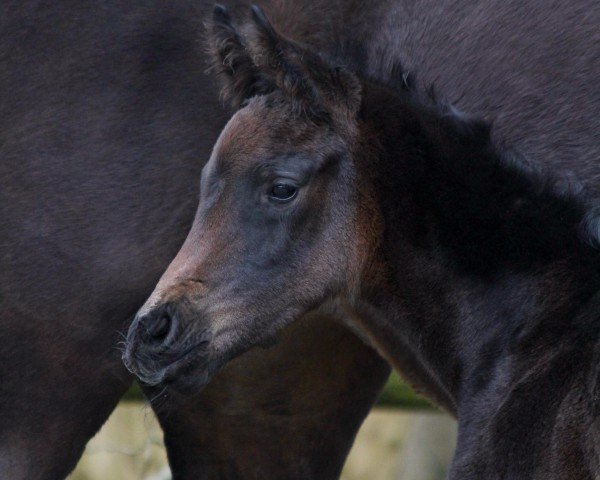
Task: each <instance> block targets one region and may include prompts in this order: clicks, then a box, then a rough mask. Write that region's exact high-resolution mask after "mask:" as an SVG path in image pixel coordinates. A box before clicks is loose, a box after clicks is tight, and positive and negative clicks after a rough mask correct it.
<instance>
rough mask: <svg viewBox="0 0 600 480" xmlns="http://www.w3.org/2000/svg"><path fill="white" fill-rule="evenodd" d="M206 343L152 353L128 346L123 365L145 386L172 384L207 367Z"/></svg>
mask: <svg viewBox="0 0 600 480" xmlns="http://www.w3.org/2000/svg"><path fill="white" fill-rule="evenodd" d="M208 343H209V342H208V340H202V341H200V342H197V343H195V344H192V345H189V346H186V347H184V348H183V349H180V350H177V351H174V350H172V349H165V350H164V351H163V352H152V353H149V352H147V351H144V349H143V347H142V348H141V349H136V348H135V346H134V347H133V348H129V346H128V347H127V349H126V350H125V353H124V354H123V363H124V364H125V367H126V368H127V369H128V370H129V371H130V372H131V373H133V374H134V375H135V376H136V377H137V378H138V379H139V380H140V381H141V382H142V383H144V384H145V385H149V386H156V385H159V384H161V383H168V384H172V383H174V382H175V380H177V378H178V377H180V376H182V375H186V374H189V373H191V372H192V371H196V370H199V371H202V370H204V369H206V368H207V367H208V365H209V363H210V360H209V359H208V357H207V347H208Z"/></svg>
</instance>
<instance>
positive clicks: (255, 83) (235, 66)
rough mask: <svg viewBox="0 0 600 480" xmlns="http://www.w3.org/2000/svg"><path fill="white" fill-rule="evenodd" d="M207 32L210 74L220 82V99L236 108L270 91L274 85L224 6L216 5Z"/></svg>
mask: <svg viewBox="0 0 600 480" xmlns="http://www.w3.org/2000/svg"><path fill="white" fill-rule="evenodd" d="M206 30H207V36H208V51H209V52H208V53H209V56H210V63H211V64H210V66H209V71H212V72H214V73H215V74H216V75H217V77H218V78H219V80H220V81H221V96H222V97H223V99H224V100H225V101H226V102H228V103H230V104H231V105H232V106H233V107H234V108H236V109H237V108H239V107H240V105H241V104H242V103H243V102H244V101H245V100H247V99H248V98H250V97H253V96H255V95H261V94H265V93H269V92H270V91H273V89H274V85H273V84H272V83H271V82H270V81H269V80H268V79H267V78H266V77H265V76H264V75H262V74H261V72H260V70H259V69H258V68H257V66H256V65H255V64H254V62H253V61H252V58H251V56H250V53H249V52H248V50H247V49H246V46H245V45H244V39H243V38H242V36H241V35H240V34H239V33H238V31H237V30H236V28H235V27H234V25H233V23H232V21H231V17H230V15H229V12H228V10H227V8H226V7H224V6H222V5H215V8H214V10H213V15H212V18H211V19H210V20H209V21H208V22H207V23H206Z"/></svg>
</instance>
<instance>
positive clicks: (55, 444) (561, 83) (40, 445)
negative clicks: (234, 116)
mask: <svg viewBox="0 0 600 480" xmlns="http://www.w3.org/2000/svg"><path fill="white" fill-rule="evenodd" d="M209 3H212V2H206V1H202V2H196V1H189V2H184V1H172V2H147V1H144V2H141V1H139V2H135V1H134V2H132V1H127V2H125V1H114V2H108V3H107V2H104V3H103V4H102V6H100V5H99V4H93V5H83V4H81V3H78V2H51V3H47V4H41V3H40V2H35V1H31V2H14V3H6V4H5V5H4V6H3V7H2V9H1V10H2V15H1V18H2V19H1V20H0V22H1V25H2V27H1V39H0V59H1V60H0V61H1V62H2V68H1V69H0V84H1V86H2V98H3V101H2V103H1V104H0V109H1V112H0V121H1V122H2V128H1V134H0V135H1V137H2V141H1V142H0V158H1V162H0V172H1V175H0V182H1V183H2V185H1V187H0V215H1V218H2V224H1V225H0V229H1V230H2V233H1V239H0V302H1V307H2V313H3V316H2V321H1V322H2V328H1V329H0V359H1V360H2V366H1V367H0V379H1V384H0V471H1V472H2V475H3V476H6V477H8V478H15V479H18V478H27V479H32V478H60V477H62V476H64V474H65V473H66V472H67V471H69V470H70V469H71V468H72V467H73V465H74V463H75V461H76V460H77V457H78V456H79V454H80V452H81V451H82V449H83V446H84V444H85V441H86V440H87V439H88V438H89V437H90V436H91V435H92V434H93V432H95V431H96V430H97V428H98V427H99V426H100V424H101V423H102V422H103V421H104V419H105V418H106V416H107V415H108V413H109V412H110V410H111V409H112V408H113V407H114V405H115V404H116V402H117V401H118V398H119V396H120V395H121V394H122V392H123V391H124V390H125V389H126V388H127V385H128V384H129V382H130V380H129V377H128V376H127V375H126V374H125V371H124V369H123V368H122V367H121V365H120V360H119V352H118V351H117V349H115V348H114V346H115V344H116V343H117V341H118V340H119V338H118V335H117V331H119V330H122V329H123V328H125V327H126V324H127V323H128V319H129V318H130V316H131V315H132V314H133V313H134V312H135V310H136V308H137V307H138V306H139V304H140V303H141V302H142V301H143V299H144V298H145V296H146V295H147V294H148V293H149V291H150V289H151V288H152V286H153V285H154V282H155V280H156V279H157V278H158V276H159V275H160V273H161V272H162V271H163V269H164V268H165V266H166V265H167V263H168V261H169V260H170V258H172V256H173V254H174V253H175V252H176V250H177V248H178V245H179V244H180V243H181V241H182V240H183V238H184V237H185V234H186V231H187V229H188V225H189V223H190V222H191V219H192V216H193V210H194V207H195V204H196V198H197V184H198V175H199V172H200V169H201V167H202V165H203V163H204V162H205V159H206V158H207V157H208V154H209V152H210V147H211V146H212V142H213V139H214V138H216V135H217V133H218V131H219V130H220V128H221V127H222V125H223V124H224V122H225V119H226V115H225V114H224V113H223V112H222V111H221V110H220V108H219V105H218V102H217V96H216V93H215V92H213V90H212V89H211V86H212V85H211V84H210V83H209V82H208V80H207V78H206V77H205V76H204V75H203V70H204V65H203V63H202V52H201V46H200V43H197V39H198V28H199V24H200V22H201V20H202V18H204V15H205V11H207V10H205V7H207V6H208V4H209ZM430 3H431V4H430ZM265 8H266V9H267V11H269V13H270V14H271V15H274V16H275V18H278V25H280V26H282V27H285V29H286V31H287V33H289V34H290V35H291V36H292V37H295V38H302V39H305V40H306V41H307V42H309V43H311V44H313V45H317V46H318V48H323V49H325V50H326V49H327V48H332V47H335V46H336V45H337V44H339V43H341V40H340V39H343V38H347V37H348V36H352V37H354V38H358V39H361V40H362V44H363V46H362V47H361V48H356V51H355V52H354V53H353V54H352V55H351V57H352V61H353V62H357V63H364V62H374V63H373V64H372V68H373V70H374V72H375V73H382V72H383V71H385V70H387V69H386V68H385V61H384V60H385V55H393V56H395V55H398V56H399V57H400V58H402V59H403V61H405V63H406V65H407V66H408V68H409V69H412V68H418V71H419V78H421V79H423V80H425V81H427V82H431V81H434V80H435V81H436V82H437V84H438V85H439V86H440V90H442V91H443V92H444V93H445V94H447V95H448V96H449V97H450V98H451V99H452V100H458V106H459V107H462V108H463V109H465V110H468V111H470V112H473V113H480V114H489V115H490V116H492V117H493V118H496V120H497V125H498V129H499V130H500V131H501V132H502V135H503V136H504V137H505V138H507V139H509V140H510V141H511V142H512V143H513V144H516V145H517V146H518V147H519V148H520V149H521V150H522V151H524V153H526V154H527V155H528V156H529V157H530V158H531V159H532V160H534V161H536V162H539V163H546V162H548V163H549V164H551V165H554V168H555V169H558V170H562V169H564V168H565V166H564V165H562V163H561V162H562V160H563V159H568V160H569V164H568V165H567V166H568V167H569V168H572V169H573V170H574V171H575V172H577V173H579V176H580V178H581V180H582V181H587V180H588V179H591V178H592V177H591V175H590V174H589V169H590V168H592V169H593V167H588V166H587V165H586V164H584V163H578V162H579V160H582V159H586V158H597V155H598V142H597V138H596V137H595V135H596V132H597V131H598V129H597V118H596V111H597V106H598V99H597V97H595V96H594V95H597V89H593V88H592V87H593V85H594V83H593V82H595V81H597V78H598V75H597V71H595V70H594V68H596V67H595V64H593V63H592V61H593V58H594V55H595V54H594V48H593V46H594V44H595V43H594V42H595V37H594V36H593V31H591V30H590V26H592V27H595V25H596V23H595V21H594V15H595V13H594V12H595V11H594V10H593V9H594V4H593V2H589V1H576V2H569V3H568V4H567V3H566V2H565V3H564V4H562V5H553V8H552V9H549V8H548V6H547V3H546V2H538V1H535V2H532V1H529V2H491V1H490V2H484V3H479V2H470V1H460V2H419V3H418V5H416V4H414V3H412V2H411V3H409V2H406V3H405V2H395V1H393V2H383V1H382V2H351V1H347V2H346V1H340V2H338V3H335V4H334V3H333V2H327V7H324V6H323V5H322V4H319V2H289V4H286V3H279V2H278V3H277V4H276V5H274V6H273V7H272V8H268V5H267V6H265ZM290 8H292V10H291V11H290ZM290 12H291V13H290ZM581 12H586V15H587V16H585V15H584V14H583V13H581ZM586 22H589V23H586ZM586 25H587V26H586ZM307 26H308V27H307ZM344 32H345V33H346V34H344ZM348 32H349V33H350V35H347V34H348ZM382 44H386V45H389V46H386V47H385V48H383V47H382ZM515 49H516V50H517V51H518V52H519V53H518V55H515V54H513V51H514V50H515ZM380 50H384V52H385V55H384V56H381V55H380V54H379V52H380ZM557 59H558V60H559V63H560V65H561V67H562V70H561V71H560V72H557V69H556V67H555V64H556V63H557ZM379 62H383V64H382V65H380V63H379ZM585 132H589V133H587V134H586V133H585ZM574 139H576V140H574ZM298 328H302V326H299V327H298ZM320 328H322V327H320ZM320 328H315V327H314V320H313V321H312V322H308V323H307V327H306V329H301V330H299V331H298V330H296V331H295V332H296V335H291V334H290V335H288V336H285V338H286V339H287V342H288V343H287V344H285V343H284V344H282V345H280V346H279V347H278V348H277V349H276V350H272V351H270V352H269V353H268V355H264V356H263V355H261V353H260V352H259V351H257V352H253V353H252V354H251V356H250V357H247V358H246V359H245V358H244V357H241V358H240V359H239V360H238V361H237V364H236V365H233V366H232V367H233V368H230V369H229V370H227V369H226V370H224V371H223V373H222V375H221V376H220V377H217V378H216V380H215V382H213V384H211V386H210V387H209V388H208V389H207V390H206V391H205V392H204V393H203V394H201V395H198V396H196V397H195V398H193V399H191V400H190V401H189V403H186V404H185V405H183V406H180V407H178V408H175V409H173V410H172V411H169V412H168V413H167V414H166V415H164V416H163V418H162V424H163V427H164V428H165V430H166V433H167V435H166V441H167V445H168V447H169V454H170V457H171V460H172V461H173V466H174V471H175V473H176V474H177V473H179V474H180V475H181V476H186V475H187V476H189V477H190V478H197V477H198V476H200V475H201V474H204V475H207V476H208V475H213V476H218V475H220V474H226V472H236V471H237V472H239V471H240V469H241V471H242V472H243V473H245V474H248V475H251V474H252V472H253V470H252V469H257V470H259V471H261V472H262V473H263V475H264V476H266V477H269V476H270V477H271V478H275V477H277V476H278V475H279V476H283V475H284V474H282V472H285V471H286V469H289V468H292V467H296V465H294V464H293V462H283V463H282V462H280V461H279V459H278V453H280V451H279V450H278V449H279V448H282V445H281V443H280V441H279V438H281V437H283V436H284V435H286V434H288V433H289V432H294V436H290V437H289V438H294V439H295V440H296V442H295V443H294V447H295V450H293V453H294V457H295V459H296V460H298V459H299V458H300V459H301V461H298V464H301V465H302V469H304V470H296V469H294V472H295V473H296V475H297V476H302V474H303V473H305V475H304V477H303V478H305V477H306V472H316V471H320V472H323V468H324V467H323V465H327V466H328V467H329V468H330V470H329V471H327V472H325V473H322V477H325V476H326V475H329V476H332V477H333V476H335V475H336V472H337V471H338V470H339V465H340V462H341V461H342V460H343V458H344V456H345V454H346V452H347V448H348V446H349V444H350V442H351V440H352V437H353V432H354V430H355V428H356V427H357V425H358V423H359V422H360V419H361V418H362V415H364V413H365V411H366V408H367V407H366V406H367V405H368V404H369V403H370V402H371V401H372V398H373V396H374V395H375V394H376V392H377V389H378V386H379V384H380V383H381V381H382V379H383V377H384V376H385V371H386V370H385V368H386V367H385V366H384V365H382V364H381V362H380V360H379V359H378V357H377V356H376V355H374V354H373V353H372V351H371V350H369V349H367V348H365V347H363V346H362V345H361V344H360V342H358V341H356V339H354V337H352V336H351V335H348V334H347V333H345V331H344V330H340V329H339V327H337V326H335V325H334V324H331V325H330V326H328V327H325V328H326V330H327V331H328V332H330V334H325V335H323V334H320V332H321V330H320ZM297 337H300V338H303V339H304V340H303V341H302V342H300V343H298V344H295V343H294V339H296V338H297ZM294 345H296V347H294ZM303 345H309V346H312V348H313V350H312V352H313V354H312V355H311V358H313V361H314V362H316V363H318V364H319V365H329V367H330V368H331V369H329V368H328V369H323V370H322V371H321V378H320V381H319V383H318V385H319V388H311V389H310V391H311V395H308V394H307V392H306V391H305V390H304V389H303V388H302V387H298V383H301V384H307V385H311V383H310V382H298V378H314V377H313V375H314V369H312V368H311V365H312V364H313V363H312V362H307V363H306V364H305V365H304V364H298V362H294V366H295V369H294V368H289V369H281V370H279V371H278V372H277V378H271V377H270V376H269V373H270V372H271V367H272V365H281V364H284V365H288V364H289V362H290V358H289V357H288V354H289V353H290V352H292V354H293V355H294V356H297V355H298V353H297V352H298V350H297V349H298V348H301V347H302V346H303ZM324 352H328V354H327V355H325V354H324ZM334 353H335V354H337V356H338V357H337V358H340V359H345V360H344V361H340V362H336V355H334ZM410 361H411V358H410V356H407V358H406V359H405V363H404V365H403V367H404V368H406V366H407V365H408V364H409V362H410ZM286 362H288V363H286ZM357 364H359V365H363V366H365V369H364V370H363V369H361V368H358V367H357V366H356V367H352V365H357ZM245 369H252V370H253V371H254V372H255V377H254V376H253V378H258V379H259V380H260V381H262V382H263V385H264V387H265V388H262V389H256V388H254V386H255V385H256V383H257V382H256V381H255V382H253V383H252V386H253V388H248V387H247V384H246V383H244V378H245V376H244V375H243V374H244V373H245ZM370 372H375V373H374V374H373V375H372V376H371V373H370ZM286 375H287V376H286ZM303 375H304V376H303ZM282 377H284V378H285V379H286V380H285V381H283V382H282V381H281V378H282ZM332 379H335V380H332ZM367 379H369V380H372V382H373V383H372V385H371V386H370V387H367V384H366V383H365V381H366V380H367ZM273 380H274V381H273ZM356 385H360V389H359V388H357V387H356ZM240 386H241V388H240ZM351 387H353V388H351ZM250 390H252V392H253V393H255V395H249V391H250ZM223 392H226V393H227V395H225V394H224V393H223ZM338 392H344V394H343V395H340V394H339V393H338ZM157 393H158V392H157ZM294 395H296V397H294ZM265 397H266V398H265ZM273 398H278V399H279V401H278V402H272V401H270V399H273ZM290 398H300V399H301V401H296V402H294V403H290V402H289V401H288V400H289V399H290ZM284 400H286V402H284ZM344 401H345V402H346V403H344ZM440 401H441V400H440ZM163 403H164V402H161V404H163ZM353 403H356V404H357V407H356V410H354V407H353V406H351V407H348V406H347V405H348V404H350V405H352V404H353ZM282 404H285V405H287V409H282V408H281V405H282ZM344 405H346V407H344ZM448 408H449V409H450V410H452V409H453V407H452V405H449V406H448ZM306 412H309V413H310V415H307V414H306ZM315 412H318V415H315ZM295 413H302V414H301V415H297V417H295V415H294V414H295ZM307 416H310V417H311V418H316V419H318V420H319V422H320V423H321V424H322V423H328V424H329V425H330V428H328V429H327V433H328V435H329V437H328V441H327V442H325V440H324V433H323V432H322V431H321V429H320V428H317V429H315V428H314V426H313V425H306V424H305V423H302V429H301V428H299V427H298V422H303V419H305V418H307ZM340 417H341V418H342V420H340ZM298 418H299V419H300V420H298ZM242 420H243V421H242ZM342 423H343V425H342V426H336V425H339V424H342ZM319 427H320V425H319ZM334 427H335V428H334ZM336 429H338V430H336ZM273 432H276V434H273ZM315 432H316V433H315ZM215 437H218V438H219V439H220V440H219V441H218V442H216V441H215ZM249 437H251V438H252V441H251V442H248V440H247V439H248V438H249ZM315 439H316V440H315ZM329 440H330V441H329ZM250 443H251V444H253V445H257V446H258V447H257V448H256V450H254V449H253V450H249V449H248V448H247V447H248V445H249V444H250ZM324 443H326V444H327V448H325V449H324V451H323V452H315V450H317V449H318V447H320V446H321V445H322V444H324ZM283 446H285V447H286V448H287V447H288V446H287V445H283ZM273 452H275V453H273ZM258 454H260V455H258ZM281 458H282V457H281ZM332 458H333V459H334V460H332ZM223 472H225V473H223ZM270 473H271V475H269V474H270ZM231 475H235V473H232V474H231Z"/></svg>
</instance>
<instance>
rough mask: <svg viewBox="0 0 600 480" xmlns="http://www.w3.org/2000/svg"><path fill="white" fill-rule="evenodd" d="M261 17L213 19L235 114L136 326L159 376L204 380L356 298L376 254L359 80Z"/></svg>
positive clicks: (218, 59)
mask: <svg viewBox="0 0 600 480" xmlns="http://www.w3.org/2000/svg"><path fill="white" fill-rule="evenodd" d="M252 15H253V19H252V22H250V23H249V24H248V25H247V26H246V27H245V29H244V30H243V32H242V31H238V30H236V29H235V28H234V26H233V25H232V23H231V20H230V18H229V15H228V13H227V11H226V10H225V9H224V8H222V7H217V8H216V9H215V11H214V15H213V18H212V21H211V22H210V24H209V26H208V27H209V36H210V37H209V43H210V53H211V55H212V57H213V70H214V71H216V73H217V74H218V75H219V77H220V78H221V80H223V83H224V86H223V96H224V97H225V99H226V100H228V101H229V102H231V103H232V104H233V106H234V107H235V108H236V109H237V112H236V113H235V115H233V117H232V118H231V120H230V121H229V123H228V124H227V126H226V127H225V129H224V130H223V132H222V133H221V136H220V137H219V139H218V141H217V143H216V145H215V147H214V150H213V153H212V155H211V158H210V160H209V161H208V163H207V164H206V166H205V167H204V170H203V172H202V178H201V182H200V203H199V207H198V211H197V214H196V218H195V220H194V224H193V226H192V229H191V231H190V233H189V235H188V237H187V239H186V241H185V243H184V245H183V246H182V248H181V251H180V252H179V253H178V255H177V256H176V258H175V259H174V260H173V262H172V264H171V265H170V266H169V268H168V270H167V271H166V272H165V274H164V275H163V277H162V279H161V280H160V282H159V284H158V286H157V287H156V289H155V291H154V293H153V294H152V296H151V298H150V299H149V300H148V301H147V303H146V305H145V306H144V307H143V308H142V309H141V311H140V312H139V314H138V316H137V318H136V320H135V321H134V323H133V325H132V327H131V329H130V332H129V337H128V349H127V352H126V355H125V357H124V358H125V361H126V363H128V365H129V367H130V368H131V369H132V370H133V371H135V372H136V373H137V374H138V375H139V376H140V377H141V378H142V379H143V380H145V381H146V382H148V383H158V382H160V381H163V380H167V379H170V378H172V377H173V375H174V373H175V372H178V373H181V372H182V371H185V370H186V369H187V370H191V369H192V366H193V370H194V380H195V382H197V383H200V384H203V383H204V382H206V381H207V380H208V379H209V378H210V376H211V374H212V373H213V372H214V371H215V370H216V369H217V368H218V367H219V366H221V365H222V364H223V363H224V362H226V361H227V360H229V359H231V358H232V357H234V356H236V355H238V354H239V353H241V352H243V351H245V350H247V349H248V348H250V347H252V346H255V345H261V344H262V345H264V344H268V343H270V342H271V341H272V339H273V338H274V336H275V334H276V333H277V331H278V330H279V329H280V328H281V327H282V326H284V325H286V324H287V323H289V322H291V321H293V320H294V319H296V318H298V317H299V316H301V315H302V314H304V313H306V312H307V311H309V310H311V309H314V308H315V307H318V306H319V305H321V304H323V303H324V302H326V300H327V299H330V298H334V297H336V296H338V295H339V294H340V293H342V292H343V293H344V294H347V295H352V290H353V288H354V287H355V285H356V282H357V280H358V277H359V276H360V272H361V269H362V266H363V264H364V262H365V261H366V260H367V258H366V256H365V254H364V252H366V251H367V250H368V248H367V245H366V244H367V243H368V242H369V241H370V239H369V234H368V231H369V230H370V229H372V227H373V223H374V222H375V219H374V218H369V217H368V216H367V215H366V214H367V213H368V202H367V201H366V200H365V199H364V198H362V194H361V191H360V188H359V184H358V183H357V175H356V169H355V164H354V158H353V157H354V155H353V151H354V149H355V148H356V144H357V141H358V135H359V133H358V130H357V120H356V118H357V113H358V110H359V108H360V104H361V85H360V83H359V81H358V80H357V78H356V77H355V76H354V75H353V74H352V73H350V72H349V71H347V70H345V69H344V68H340V67H337V66H333V65H331V64H329V63H328V62H327V61H325V60H324V59H322V58H321V57H320V56H319V55H317V54H316V53H314V52H312V51H310V50H309V49H307V48H304V47H302V46H300V45H298V44H296V43H293V42H291V41H289V40H287V39H285V38H283V37H282V36H280V35H279V34H278V33H277V32H276V31H275V30H274V29H273V27H272V26H271V25H270V23H269V22H268V20H267V19H266V17H265V16H264V14H263V13H262V12H261V11H260V10H259V9H257V8H254V9H253V10H252ZM361 223H362V224H365V223H366V224H367V228H366V229H365V227H361V226H359V225H360V224H361Z"/></svg>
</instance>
